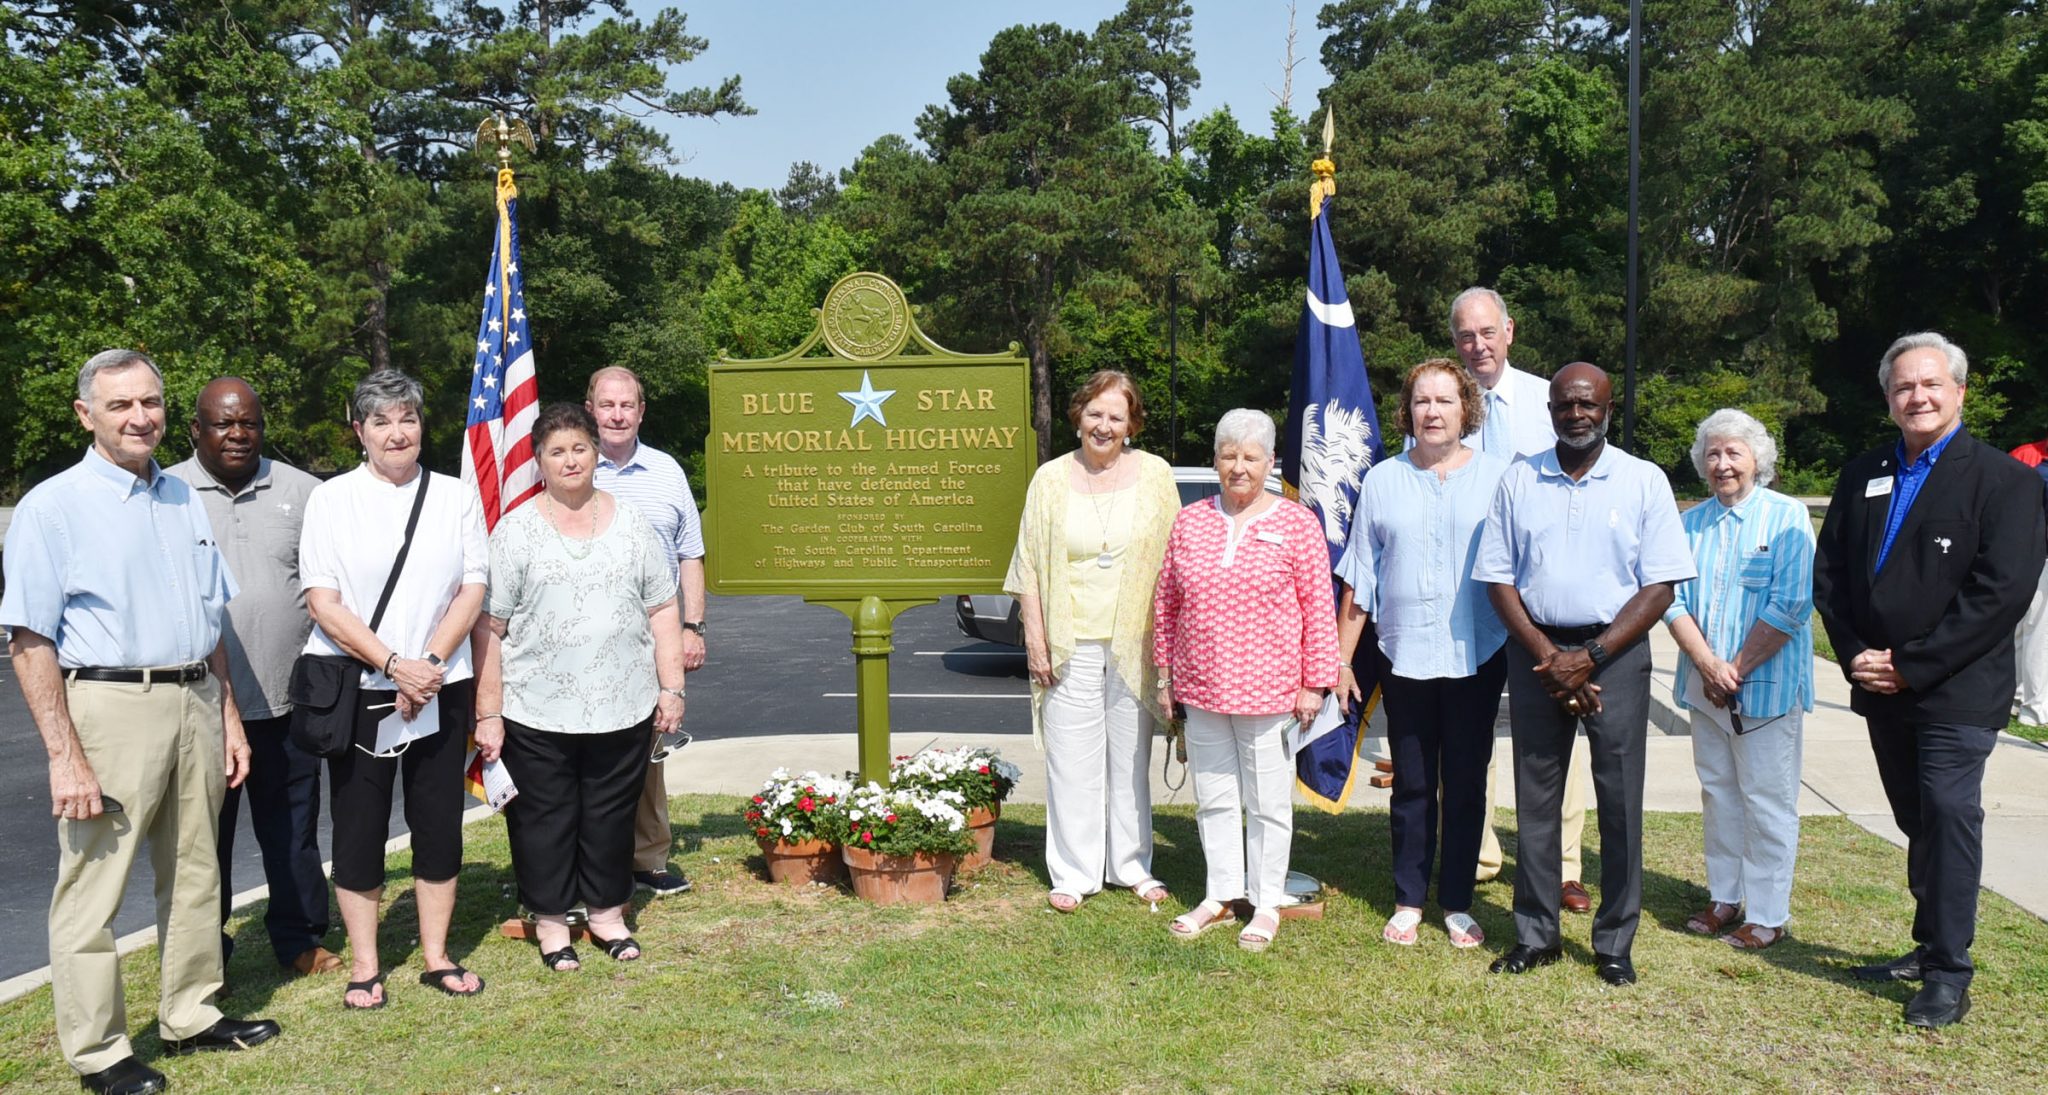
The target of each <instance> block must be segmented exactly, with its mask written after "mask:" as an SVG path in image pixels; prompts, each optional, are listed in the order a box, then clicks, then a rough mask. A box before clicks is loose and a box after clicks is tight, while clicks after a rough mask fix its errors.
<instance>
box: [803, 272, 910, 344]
mask: <svg viewBox="0 0 2048 1095" xmlns="http://www.w3.org/2000/svg"><path fill="white" fill-rule="evenodd" d="M820 311H821V312H823V318H822V322H823V324H824V328H825V344H826V345H827V346H830V347H831V348H832V352H833V353H835V354H838V355H839V356H840V357H849V358H852V359H853V360H855V361H877V360H880V359H882V358H885V357H888V356H889V355H891V354H894V353H895V352H897V351H898V350H901V349H902V348H903V344H904V343H905V342H907V341H909V340H910V302H908V301H906V300H904V299H903V290H902V289H900V288H897V286H896V283H895V282H893V281H890V280H889V279H888V278H885V277H883V276H882V275H880V274H870V273H866V272H862V273H857V274H848V275H846V276H845V277H843V278H840V279H839V283H838V284H837V285H834V286H833V287H832V290H831V291H830V292H828V293H826V294H825V307H824V308H822V309H820Z"/></svg>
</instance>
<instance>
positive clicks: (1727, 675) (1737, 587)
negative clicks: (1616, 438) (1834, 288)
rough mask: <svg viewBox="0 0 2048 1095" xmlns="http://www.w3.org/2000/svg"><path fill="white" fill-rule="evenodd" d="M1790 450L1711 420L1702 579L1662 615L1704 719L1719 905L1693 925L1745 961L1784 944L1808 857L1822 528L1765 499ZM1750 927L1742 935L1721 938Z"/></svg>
mask: <svg viewBox="0 0 2048 1095" xmlns="http://www.w3.org/2000/svg"><path fill="white" fill-rule="evenodd" d="M1777 462H1778V446H1777V443H1776V442H1774V441H1772V440H1771V435H1770V432H1769V431H1768V430H1766V429H1764V427H1763V423H1761V422H1758V421H1757V420H1756V419H1754V418H1751V417H1750V416H1749V415H1746V414H1744V413H1742V412H1741V411H1736V410H1720V411H1715V412H1714V413H1713V414H1711V415H1708V416H1707V419H1706V421H1704V422H1701V423H1700V425H1699V430H1698V431H1697V432H1696V433H1695V434H1694V437H1693V443H1692V466H1693V467H1694V468H1695V469H1697V470H1698V471H1699V473H1700V476H1701V478H1704V479H1705V480H1706V481H1707V486H1708V487H1710V488H1712V490H1713V492H1714V498H1713V500H1712V501H1708V502H1701V503H1700V504H1699V505H1697V506H1694V507H1693V508H1691V509H1689V510H1687V511H1686V512H1685V516H1684V517H1683V518H1682V519H1681V522H1682V524H1683V525H1684V526H1685V537H1686V539H1687V541H1689V542H1690V543H1691V544H1692V555H1693V561H1694V562H1695V563H1696V564H1697V565H1698V567H1699V575H1700V576H1699V577H1698V578H1695V579H1693V580H1692V581H1690V582H1686V583H1685V584H1683V585H1681V586H1679V587H1678V596H1677V597H1675V598H1674V599H1673V600H1672V602H1671V608H1670V609H1669V610H1668V611H1667V612H1665V613H1664V623H1665V626H1667V627H1669V628H1670V629H1671V635H1672V637H1673V638H1675V639H1677V640H1678V649H1679V651H1680V656H1679V659H1678V681H1677V685H1676V689H1675V691H1676V692H1677V699H1678V705H1679V706H1680V707H1683V708H1687V709H1688V710H1690V711H1691V713H1692V716H1691V717H1692V757H1693V765H1694V767H1696V768H1697V769H1698V770H1699V776H1700V809H1701V819H1700V820H1701V823H1702V825H1703V826H1704V827H1705V829H1706V858H1707V890H1708V900H1709V904H1708V905H1707V907H1706V908H1705V909H1703V910H1701V911H1700V912H1699V913H1698V914H1697V915H1695V916H1694V917H1692V918H1691V919H1690V920H1687V921H1686V922H1685V926H1686V927H1687V928H1688V929H1690V930H1692V931H1694V932H1698V933H1699V934H1701V935H1718V936H1720V938H1721V941H1722V942H1724V943H1727V944H1728V945H1730V946H1732V947H1736V948H1738V949H1741V950H1762V949H1763V948H1765V947H1768V946H1771V945H1772V944H1774V943H1776V942H1778V941H1779V940H1780V939H1783V938H1785V922H1786V921H1787V920H1789V919H1790V918H1791V915H1792V863H1793V859H1794V857H1795V855H1796V854H1797V852H1798V850H1799V751H1800V743H1801V736H1802V731H1803V730H1804V723H1805V721H1806V712H1808V711H1811V710H1813V631H1812V614H1813V524H1812V521H1811V520H1810V519H1809V518H1808V517H1807V513H1806V507H1805V506H1802V505H1800V504H1799V503H1798V502H1795V501H1793V500H1792V499H1790V498H1787V497H1785V496H1784V495H1782V494H1779V493H1778V492H1777V491H1774V490H1767V489H1765V484H1767V483H1769V482H1770V481H1771V479H1772V478H1773V476H1774V473H1775V468H1776V465H1777ZM1738 920H1739V921H1741V925H1742V926H1741V927H1739V928H1736V929H1735V930H1733V931H1729V932H1726V933H1725V934H1724V933H1723V930H1722V929H1724V928H1727V927H1728V926H1729V925H1731V924H1734V923H1736V922H1737V921H1738Z"/></svg>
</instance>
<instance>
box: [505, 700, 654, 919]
mask: <svg viewBox="0 0 2048 1095" xmlns="http://www.w3.org/2000/svg"><path fill="white" fill-rule="evenodd" d="M652 734H653V716H652V715H651V714H650V715H649V716H648V718H646V719H644V720H642V721H641V722H640V723H639V724H637V725H634V726H629V727H627V728H625V729H624V730H614V731H611V732H609V733H603V734H561V733H554V732H551V731H547V730H535V729H534V728H532V727H530V726H523V725H521V724H519V723H516V722H513V721H512V720H511V719H506V720H505V751H504V760H505V770H506V771H507V772H509V773H510V774H511V776H512V782H513V783H514V784H517V785H518V787H519V797H518V798H516V799H513V800H512V803H511V805H509V806H507V807H506V809H505V824H506V829H507V831H508V833H509V834H510V836H511V843H512V875H513V877H514V878H515V879H516V880H517V881H518V883H519V901H520V903H521V904H523V905H525V906H526V907H527V908H528V909H531V910H532V911H534V912H536V913H540V914H542V915H546V916H554V915H558V914H560V913H565V912H568V911H569V909H570V908H571V907H573V906H574V905H575V904H576V903H577V901H578V900H579V899H580V900H582V901H583V902H584V903H586V904H588V905H591V906H593V907H595V908H609V907H610V906H613V905H623V904H625V903H626V901H627V900H628V899H629V898H631V897H632V896H633V815H634V811H635V810H636V809H638V807H639V805H640V788H641V785H642V784H644V783H645V782H646V780H647V758H648V754H649V753H650V752H651V749H650V744H649V740H650V738H651V737H652Z"/></svg>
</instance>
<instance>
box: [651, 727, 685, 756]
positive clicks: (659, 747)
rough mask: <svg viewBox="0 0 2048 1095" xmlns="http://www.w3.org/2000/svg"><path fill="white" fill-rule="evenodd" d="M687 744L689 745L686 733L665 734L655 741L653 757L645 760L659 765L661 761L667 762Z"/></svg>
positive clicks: (678, 731)
mask: <svg viewBox="0 0 2048 1095" xmlns="http://www.w3.org/2000/svg"><path fill="white" fill-rule="evenodd" d="M688 744H690V735H689V732H688V731H684V730H672V731H670V732H668V733H666V734H663V735H662V736H661V737H660V738H658V739H656V740H655V743H654V755H653V756H651V757H648V758H647V763H649V764H660V763H661V762H662V761H665V760H667V759H668V758H669V757H670V756H672V755H673V754H675V753H676V752H677V751H678V750H680V749H681V748H682V747H683V746H685V745H688Z"/></svg>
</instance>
